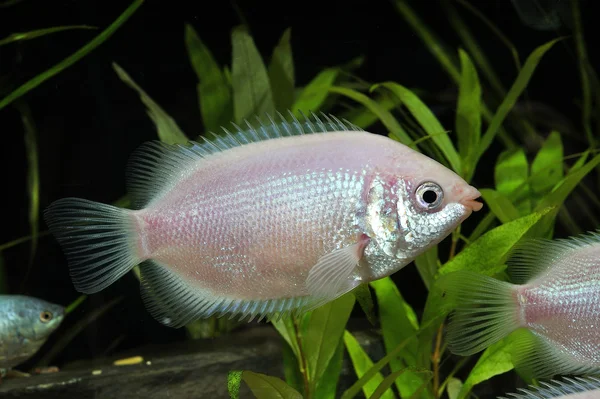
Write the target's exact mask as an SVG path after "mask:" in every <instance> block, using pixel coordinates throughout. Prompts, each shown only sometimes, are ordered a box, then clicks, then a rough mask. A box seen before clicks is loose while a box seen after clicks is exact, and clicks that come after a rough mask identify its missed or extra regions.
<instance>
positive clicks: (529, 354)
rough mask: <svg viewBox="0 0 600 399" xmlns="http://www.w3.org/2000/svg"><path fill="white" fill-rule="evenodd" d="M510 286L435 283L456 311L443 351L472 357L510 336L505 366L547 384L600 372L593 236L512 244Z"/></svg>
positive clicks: (599, 263)
mask: <svg viewBox="0 0 600 399" xmlns="http://www.w3.org/2000/svg"><path fill="white" fill-rule="evenodd" d="M507 264H508V274H509V276H510V278H511V281H512V282H514V283H515V284H511V283H509V282H506V281H500V280H497V279H494V278H492V277H488V276H484V275H480V274H476V273H473V272H468V271H460V272H455V273H451V274H448V275H447V276H445V277H446V278H445V279H444V281H442V282H440V286H441V287H445V289H446V296H447V297H448V299H449V300H450V298H453V299H454V300H455V301H456V304H458V306H457V308H456V310H455V312H454V313H453V315H452V316H451V322H450V324H449V326H448V335H447V337H448V343H449V348H450V350H451V351H452V352H453V353H455V354H459V355H471V354H474V353H477V352H479V351H481V350H483V349H485V348H487V347H488V346H490V345H491V344H493V343H495V342H497V341H499V340H501V339H502V338H504V337H506V336H508V335H509V334H511V333H514V335H513V337H512V339H513V363H514V364H515V366H516V367H517V369H520V370H521V371H522V373H523V374H525V375H529V376H535V377H540V378H542V377H551V376H552V375H557V374H582V373H593V372H599V371H600V234H599V233H598V232H595V233H588V234H584V235H580V236H577V237H570V238H564V239H556V240H547V239H534V240H526V241H524V242H522V243H521V244H518V245H517V246H516V247H515V249H514V250H513V251H512V254H511V256H509V259H508V261H507Z"/></svg>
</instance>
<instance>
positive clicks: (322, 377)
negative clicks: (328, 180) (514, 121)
mask: <svg viewBox="0 0 600 399" xmlns="http://www.w3.org/2000/svg"><path fill="white" fill-rule="evenodd" d="M290 35H291V32H290V30H286V31H285V32H284V34H283V35H282V37H281V39H280V41H279V43H278V45H277V47H276V48H275V49H274V50H273V52H272V56H271V60H270V64H269V65H268V66H267V65H265V63H264V61H263V60H262V57H261V56H260V54H259V52H258V50H257V49H256V47H255V44H254V42H253V40H252V37H251V35H250V33H249V31H248V29H247V28H245V27H244V26H240V27H237V28H235V29H234V30H233V31H232V35H231V39H232V48H233V54H232V66H231V71H230V70H229V68H227V67H220V66H219V65H218V64H217V63H216V62H215V61H214V59H213V57H212V55H211V53H210V51H209V49H208V48H207V47H206V46H205V45H204V44H203V43H202V41H201V40H200V38H199V37H198V36H197V35H196V34H195V32H194V31H193V29H192V28H191V27H190V26H186V38H185V40H186V45H187V48H188V53H189V56H190V62H191V64H192V66H193V67H194V70H195V71H196V74H197V77H198V85H197V93H198V102H199V105H200V113H201V116H202V120H203V123H204V131H206V132H207V131H215V133H218V130H217V129H216V128H218V127H219V126H222V125H223V124H226V123H224V121H227V120H228V119H231V120H233V121H234V122H236V123H241V122H243V121H244V120H245V119H247V118H249V117H251V116H253V115H258V114H263V113H271V114H272V113H274V112H275V111H278V110H283V109H285V108H286V107H290V108H291V109H292V110H293V111H294V112H297V113H298V112H309V111H318V110H319V109H323V107H324V106H326V105H327V104H328V100H329V99H331V98H332V97H334V98H336V100H337V101H340V99H344V98H345V99H349V100H351V101H353V102H355V103H356V104H358V106H359V107H358V108H353V109H352V110H351V111H349V112H348V114H347V115H348V117H349V119H350V121H351V122H353V123H357V121H358V123H359V125H360V126H361V127H367V126H369V125H371V124H373V123H374V122H376V121H379V122H381V123H382V124H383V125H384V126H385V127H386V128H387V130H388V131H389V136H390V137H391V138H393V139H396V140H398V141H401V142H403V143H404V144H407V145H409V146H411V147H413V148H417V149H419V150H420V151H423V152H425V153H427V154H428V155H430V156H433V157H435V158H436V159H438V160H439V161H440V162H442V163H444V164H445V165H447V166H448V167H450V168H452V169H453V170H454V171H456V172H457V173H459V174H460V175H462V176H463V177H464V178H465V179H467V180H468V181H470V180H471V179H472V178H473V174H474V171H475V170H476V168H477V165H478V163H479V161H480V160H481V158H482V157H483V156H484V155H485V154H486V151H487V150H488V149H489V147H490V145H491V144H492V143H493V142H494V141H495V139H496V135H497V134H498V133H499V132H502V126H503V125H504V123H505V121H506V120H507V117H508V116H509V115H510V111H511V109H512V107H513V105H514V104H515V103H516V101H517V99H518V98H519V97H521V96H522V95H523V93H524V90H525V88H526V87H527V84H528V82H529V80H530V79H531V78H532V76H533V75H534V72H535V69H536V68H537V66H538V64H539V63H540V62H541V61H542V59H543V57H544V55H545V54H546V53H547V52H548V51H550V50H551V49H552V47H553V46H554V45H555V43H556V42H557V41H559V40H561V39H555V40H552V41H550V42H548V43H546V44H543V45H541V46H540V47H538V48H537V49H535V50H534V51H533V52H532V53H531V54H530V55H529V57H527V59H526V60H525V62H524V64H523V66H522V67H521V68H520V70H519V72H518V74H517V76H516V78H515V81H514V82H513V84H512V86H511V87H510V88H509V89H508V90H507V91H506V92H505V93H504V94H505V95H504V98H502V99H501V100H500V101H499V102H498V104H497V105H496V110H495V112H493V113H491V112H490V111H489V109H490V108H489V106H488V105H486V104H485V103H484V101H483V99H482V96H481V92H482V89H481V82H480V79H479V73H478V71H479V69H478V68H477V66H476V64H475V63H474V62H473V61H472V59H471V56H470V55H469V52H468V51H466V50H463V49H459V50H458V51H457V55H458V59H459V61H460V66H459V67H458V68H457V69H456V79H457V85H458V88H459V94H458V99H457V104H456V109H457V111H456V118H455V126H454V131H455V132H456V137H457V140H456V144H454V142H453V140H452V139H451V136H450V135H449V134H448V133H449V131H448V130H446V129H444V127H443V125H442V123H441V122H440V121H439V120H438V119H437V117H436V116H435V114H434V113H433V112H432V111H431V110H430V109H429V107H428V106H427V105H426V104H425V103H424V102H423V101H422V100H421V98H420V97H419V96H418V95H417V94H416V92H415V90H411V89H409V88H407V87H405V86H402V85H400V84H399V83H396V82H383V83H379V84H372V85H369V86H368V88H367V89H366V90H364V87H363V86H361V85H357V87H362V88H363V90H362V91H361V90H360V89H356V88H352V85H351V83H352V80H345V81H344V80H340V79H339V77H340V76H343V74H342V73H341V70H340V69H339V68H329V69H326V70H324V71H323V72H321V73H320V74H319V75H318V76H316V77H315V78H314V79H313V81H312V82H310V83H309V84H308V85H307V86H306V87H305V88H303V89H302V90H301V91H299V92H297V90H296V89H295V87H294V79H293V57H292V49H291V46H290V45H289V38H290ZM480 63H481V60H480ZM115 70H116V71H117V73H118V74H119V76H120V77H121V79H123V81H124V82H126V83H127V84H128V85H129V86H130V87H132V88H134V89H135V90H136V91H137V92H138V94H139V95H140V97H141V99H142V101H143V102H144V103H145V104H146V106H147V108H148V112H149V115H150V117H151V118H152V119H153V121H154V122H155V124H156V126H157V131H158V137H159V138H160V139H161V140H163V141H167V142H183V141H185V140H187V139H188V137H191V136H188V135H186V134H185V133H183V132H182V131H181V129H180V128H179V127H177V125H176V123H175V122H174V121H173V120H172V118H170V117H169V116H168V115H166V114H165V113H164V111H163V110H162V109H160V107H159V106H158V105H157V104H155V103H154V101H152V100H151V99H150V97H149V96H148V95H147V94H146V93H145V92H144V91H143V90H142V89H141V88H139V87H138V86H137V85H136V84H135V83H134V82H133V80H132V79H131V78H130V77H129V76H128V75H127V74H126V73H125V72H124V71H123V69H122V68H120V67H119V66H117V65H115ZM489 73H490V72H489V71H488V74H489ZM250 77H254V78H253V79H250ZM359 83H360V82H359ZM363 83H364V82H363ZM376 95H377V96H376ZM292 100H293V101H292ZM290 104H291V105H290ZM398 108H402V112H403V116H404V117H405V118H402V119H399V118H397V117H396V116H395V115H394V112H393V111H394V110H395V109H398ZM407 118H410V119H411V121H412V122H410V123H409V122H406V120H407ZM501 134H503V135H504V139H502V140H501V142H503V143H504V144H505V145H506V146H507V149H506V150H505V152H504V153H503V154H502V155H501V156H500V157H499V159H498V162H497V165H496V170H495V188H494V189H484V190H483V192H484V199H485V201H486V203H487V204H488V206H489V208H490V212H489V213H488V215H487V216H486V217H484V218H483V220H482V221H481V222H480V224H479V226H478V227H477V228H475V230H474V231H473V232H472V233H471V235H470V237H465V236H463V235H461V234H460V232H459V231H457V232H456V233H455V234H453V235H452V237H451V241H452V242H451V247H450V253H449V254H448V256H447V257H446V259H447V260H446V261H445V262H443V263H442V262H441V261H440V256H439V249H438V248H437V247H436V248H433V249H432V250H430V251H429V252H428V253H426V254H424V255H422V256H420V257H419V258H418V259H417V260H416V262H415V263H416V265H417V268H418V269H419V272H420V274H421V276H422V278H423V281H424V283H425V285H426V286H427V287H429V289H430V292H429V296H428V298H427V302H426V307H425V312H424V314H423V316H422V317H421V320H419V319H418V317H417V315H416V313H415V312H414V311H413V310H412V308H411V307H410V306H409V305H408V304H407V302H406V301H405V300H404V299H403V297H402V295H401V293H400V291H399V290H398V288H397V286H396V285H395V284H394V283H393V281H392V280H391V279H390V278H386V279H382V280H379V281H375V282H372V283H371V284H370V288H371V289H372V290H373V292H374V293H375V300H376V302H377V304H378V315H377V317H376V316H375V315H374V314H373V306H372V303H373V301H372V299H371V297H370V292H369V290H368V289H367V290H365V287H361V289H360V290H356V291H355V292H351V293H349V294H346V295H345V296H343V297H341V298H339V299H338V300H336V301H333V302H331V303H329V304H327V305H324V306H322V307H321V308H319V309H316V310H314V311H312V312H309V313H308V314H305V315H303V316H300V317H292V318H282V319H276V320H272V321H271V322H272V324H273V326H274V327H275V328H276V329H277V330H278V332H279V333H280V335H281V337H282V339H283V341H284V351H283V355H284V374H285V380H286V381H285V382H284V381H283V380H280V379H278V378H276V377H272V376H265V375H261V374H256V373H253V372H252V371H250V370H248V371H243V370H234V371H232V372H231V373H230V376H229V390H230V393H231V394H232V396H233V397H236V392H239V384H240V383H241V381H245V383H246V384H248V386H249V387H250V389H251V390H252V391H253V392H254V393H255V395H256V396H257V397H259V398H262V397H305V398H334V397H336V391H337V380H338V377H339V374H340V371H341V367H342V359H343V353H344V350H345V351H346V352H347V353H348V354H349V356H350V359H351V362H352V364H353V366H354V368H355V372H356V374H357V377H358V380H357V382H356V383H355V384H354V385H353V386H352V387H351V388H349V389H348V390H347V391H346V392H345V393H344V394H343V396H342V397H343V398H344V399H347V398H352V397H354V396H355V395H357V394H358V393H359V392H361V391H362V392H363V394H365V396H367V397H388V398H392V397H398V396H399V397H401V398H408V397H422V398H437V397H440V396H441V395H442V393H443V392H444V390H448V389H450V388H452V389H453V390H454V395H456V397H461V398H462V397H466V396H467V395H468V393H469V392H470V390H471V389H472V388H473V387H474V386H476V385H477V384H479V383H481V382H483V381H486V380H487V379H489V378H491V377H492V376H494V375H498V374H501V373H505V372H507V371H510V370H512V368H513V366H512V363H511V361H510V358H509V357H507V356H508V355H507V353H508V352H509V350H508V349H509V347H510V340H509V339H507V340H505V341H502V342H501V343H498V344H495V345H494V346H492V347H490V348H488V349H487V350H486V351H485V352H484V353H483V354H482V355H481V357H480V359H479V362H477V364H476V365H475V366H474V368H473V369H472V370H471V372H470V373H469V374H468V377H467V378H466V379H465V380H464V382H463V381H461V380H459V379H457V378H456V377H454V375H455V374H456V372H457V371H459V369H460V368H461V367H462V366H464V364H465V362H461V363H459V364H458V365H457V368H456V369H455V370H454V371H453V372H452V373H450V374H449V375H448V376H446V378H442V377H443V376H442V372H441V359H442V356H444V353H445V349H444V345H443V334H442V331H443V326H444V323H443V321H444V318H445V316H446V315H447V314H448V313H449V312H450V311H451V310H452V304H448V303H446V302H444V301H443V300H442V298H441V292H440V291H439V289H437V281H438V279H440V278H443V276H444V275H446V274H448V273H451V272H453V271H457V270H475V271H477V272H480V273H485V274H489V275H498V274H502V273H503V271H504V269H505V265H504V261H505V258H506V256H507V254H508V253H509V251H510V250H511V248H512V247H513V246H514V245H515V244H516V243H518V242H519V241H520V240H521V239H523V238H526V237H535V236H548V235H551V234H552V231H553V226H554V223H555V221H556V217H557V215H558V212H559V210H560V209H562V205H563V203H564V201H565V199H566V198H567V197H568V196H569V195H570V194H571V193H572V191H573V190H574V189H575V188H576V187H577V185H578V183H580V181H581V179H582V178H583V177H585V176H586V175H587V174H588V173H589V172H591V171H592V170H593V169H594V167H595V166H597V165H598V163H600V156H596V157H593V158H591V159H590V160H588V159H587V158H588V155H589V153H585V154H582V155H581V156H580V157H579V159H578V160H577V161H576V162H575V163H574V164H573V165H571V166H569V167H568V168H566V167H563V162H564V161H565V158H566V157H564V155H563V150H562V144H561V139H560V134H559V133H558V132H553V133H552V134H550V135H549V136H548V138H547V139H546V140H544V142H543V144H542V146H541V148H540V149H539V151H538V153H537V155H536V156H535V158H534V159H533V161H532V162H531V163H529V161H528V160H527V159H526V157H525V156H524V153H522V150H520V149H519V148H518V146H516V145H514V142H513V141H514V139H513V138H511V137H509V136H508V133H506V132H504V133H501ZM511 143H513V145H511ZM515 172H517V173H515ZM461 243H462V245H461ZM365 294H366V295H365ZM355 298H357V299H358V302H359V303H360V304H361V306H362V308H363V309H365V311H366V312H367V316H368V317H369V319H370V320H376V321H378V322H379V327H380V328H381V332H382V336H383V341H384V346H385V349H386V352H387V355H386V356H385V357H384V358H383V359H380V360H379V361H378V362H373V361H372V360H371V359H370V358H369V356H368V355H367V354H366V352H365V351H364V349H363V348H361V346H360V344H359V343H358V341H357V340H356V339H355V338H354V337H353V336H352V334H351V333H350V332H349V331H347V330H346V329H345V325H346V323H347V320H348V318H349V315H350V312H351V310H352V309H353V307H354V305H355V302H356V299H355ZM199 323H206V322H199ZM212 323H213V325H214V323H215V322H214V321H212ZM432 347H433V350H432ZM384 366H388V367H389V369H390V373H389V374H387V375H383V374H382V369H383V368H384ZM393 387H395V390H394V389H393ZM397 395H398V396H397Z"/></svg>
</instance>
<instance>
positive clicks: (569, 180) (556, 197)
mask: <svg viewBox="0 0 600 399" xmlns="http://www.w3.org/2000/svg"><path fill="white" fill-rule="evenodd" d="M599 164H600V155H596V156H595V157H594V158H592V159H591V160H590V161H589V162H587V163H586V164H585V165H583V166H581V167H579V168H576V169H575V170H574V171H573V169H572V170H571V171H569V173H568V174H567V176H565V178H564V179H562V181H561V182H560V183H559V184H558V185H557V186H555V187H554V189H553V190H552V191H551V192H549V193H548V194H546V195H545V196H544V197H543V198H542V199H541V200H540V201H539V202H538V204H537V205H536V207H535V209H536V210H539V209H543V208H545V207H549V206H551V207H554V210H553V211H552V212H550V213H549V214H548V215H547V216H546V217H544V219H543V220H542V221H541V222H540V224H539V225H538V226H537V227H536V235H538V236H544V237H546V236H548V235H549V232H550V231H551V229H552V225H553V223H554V221H555V219H556V215H557V214H558V211H559V209H560V207H561V206H562V204H563V203H564V202H565V200H566V199H567V197H568V196H569V194H571V192H572V191H573V190H574V189H575V187H577V185H578V184H579V182H580V181H581V180H582V179H583V178H584V177H585V176H586V175H587V174H588V173H589V172H591V171H592V170H593V169H594V168H595V167H596V166H598V165H599Z"/></svg>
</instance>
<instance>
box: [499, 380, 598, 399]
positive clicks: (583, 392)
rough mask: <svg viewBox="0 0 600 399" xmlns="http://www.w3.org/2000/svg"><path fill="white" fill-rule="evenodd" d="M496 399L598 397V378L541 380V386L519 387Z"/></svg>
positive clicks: (573, 398) (590, 398) (588, 398)
mask: <svg viewBox="0 0 600 399" xmlns="http://www.w3.org/2000/svg"><path fill="white" fill-rule="evenodd" d="M520 391H521V392H520V393H511V394H509V396H507V397H499V398H498V399H541V398H543V399H599V398H600V379H598V378H597V377H576V378H565V379H564V380H563V381H556V380H553V381H550V382H542V383H541V386H539V387H534V386H531V387H530V388H529V389H520Z"/></svg>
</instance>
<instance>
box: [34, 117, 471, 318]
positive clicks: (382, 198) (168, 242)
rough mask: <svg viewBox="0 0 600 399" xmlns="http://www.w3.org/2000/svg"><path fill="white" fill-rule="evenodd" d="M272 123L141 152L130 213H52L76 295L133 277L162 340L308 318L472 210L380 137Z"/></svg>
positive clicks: (69, 203)
mask: <svg viewBox="0 0 600 399" xmlns="http://www.w3.org/2000/svg"><path fill="white" fill-rule="evenodd" d="M279 116H280V118H281V121H280V122H275V121H274V120H273V119H272V118H271V117H268V118H269V120H270V121H271V123H270V124H269V123H267V124H264V123H262V122H260V120H259V122H260V126H259V127H257V128H254V127H253V126H252V125H251V124H249V123H247V124H246V125H247V126H248V129H246V130H241V129H239V128H238V131H235V132H233V133H232V132H229V131H228V130H226V129H224V135H221V136H216V135H212V137H209V138H200V139H199V140H198V141H192V142H190V143H189V144H188V145H179V144H178V145H168V144H165V143H160V142H150V143H146V144H144V145H142V146H141V147H140V148H138V150H136V151H135V152H134V154H133V155H132V157H131V160H130V162H129V166H128V171H127V186H128V191H129V194H130V196H131V198H132V203H133V204H135V209H134V210H125V209H119V208H116V207H113V206H110V205H106V204H100V203H97V202H93V201H89V200H84V199H77V198H64V199H61V200H58V201H56V202H54V203H53V204H51V205H50V207H48V208H47V209H46V211H45V213H44V217H45V220H46V222H47V224H48V226H49V228H50V231H51V232H52V234H53V235H54V236H55V237H56V239H57V240H58V242H59V244H60V245H61V246H62V247H63V250H64V252H65V254H66V255H67V260H68V263H69V267H70V269H71V276H72V279H73V283H74V285H75V288H76V289H77V290H79V291H81V292H84V293H94V292H98V291H100V290H102V289H104V288H106V287H107V286H108V285H110V284H112V283H114V282H115V281H117V280H118V279H119V278H120V277H121V276H122V275H123V274H125V273H127V272H128V271H129V270H131V268H132V267H134V266H135V265H136V264H140V263H141V265H140V274H141V291H142V297H143V299H144V302H145V303H146V306H147V308H148V310H149V311H150V313H151V314H152V315H153V316H154V317H155V318H156V319H157V320H159V321H160V322H162V323H164V324H166V325H169V326H173V327H180V326H182V325H184V324H186V323H188V322H190V321H192V320H194V319H197V318H203V317H209V316H211V315H215V314H216V315H224V314H229V315H230V317H233V316H239V317H240V318H243V317H248V318H249V319H250V320H251V319H252V318H254V317H256V316H258V317H270V316H273V315H274V314H276V313H284V314H285V313H289V312H300V311H307V310H310V309H313V308H315V307H318V306H320V305H322V304H324V303H326V302H329V301H332V300H334V299H336V298H338V297H339V296H341V295H343V294H345V293H347V292H349V291H351V290H352V289H354V288H355V287H357V286H358V285H359V284H364V283H368V282H369V281H373V280H376V279H379V278H382V277H385V276H388V275H390V274H392V273H394V272H396V271H398V270H400V269H401V268H402V267H404V266H406V265H407V264H409V263H410V262H411V261H412V260H413V259H414V258H415V257H417V256H418V255H420V254H421V253H423V252H425V251H426V250H427V249H429V248H431V247H432V246H434V245H436V244H437V243H438V242H440V241H441V240H442V239H444V238H445V237H446V236H448V234H449V233H450V232H451V231H452V230H453V229H454V228H456V226H458V225H459V224H460V223H462V221H464V220H465V219H466V218H467V217H468V216H469V215H470V214H471V212H472V211H477V210H479V209H480V208H481V206H482V204H481V203H479V202H477V201H475V199H476V198H478V197H479V196H480V194H479V192H478V191H477V190H476V189H475V188H474V187H472V186H470V185H469V184H468V183H466V182H465V181H464V180H463V179H462V178H461V177H460V176H458V175H456V174H455V173H454V172H453V171H451V170H449V169H448V168H446V167H444V166H443V165H441V164H440V163H438V162H436V161H435V160H433V159H431V158H429V157H427V156H425V155H423V154H421V153H419V152H417V151H415V150H413V149H411V148H409V147H407V146H405V145H403V144H401V143H398V142H396V141H394V140H391V139H390V138H388V137H385V136H381V135H377V134H372V133H369V132H365V131H362V130H361V129H359V128H358V127H356V126H354V125H351V124H349V123H344V122H341V121H339V120H338V119H337V118H335V117H333V116H325V115H323V114H322V118H323V120H324V121H323V120H321V119H320V118H319V117H317V116H316V115H314V114H313V115H312V120H311V119H308V118H306V119H305V120H304V121H303V122H300V121H298V120H297V119H295V118H292V119H293V121H292V122H288V121H286V120H285V119H284V118H283V116H282V115H279ZM236 126H237V125H236ZM425 192H427V193H428V195H427V198H430V200H426V199H425V195H424V193H425ZM428 201H429V202H428ZM90 216H91V218H90ZM111 231H112V236H111V234H108V235H107V234H106V232H111Z"/></svg>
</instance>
